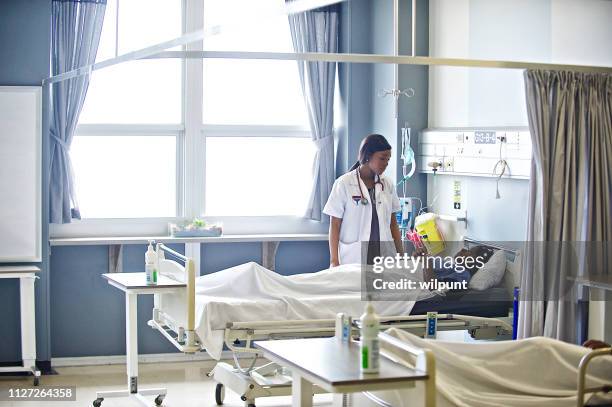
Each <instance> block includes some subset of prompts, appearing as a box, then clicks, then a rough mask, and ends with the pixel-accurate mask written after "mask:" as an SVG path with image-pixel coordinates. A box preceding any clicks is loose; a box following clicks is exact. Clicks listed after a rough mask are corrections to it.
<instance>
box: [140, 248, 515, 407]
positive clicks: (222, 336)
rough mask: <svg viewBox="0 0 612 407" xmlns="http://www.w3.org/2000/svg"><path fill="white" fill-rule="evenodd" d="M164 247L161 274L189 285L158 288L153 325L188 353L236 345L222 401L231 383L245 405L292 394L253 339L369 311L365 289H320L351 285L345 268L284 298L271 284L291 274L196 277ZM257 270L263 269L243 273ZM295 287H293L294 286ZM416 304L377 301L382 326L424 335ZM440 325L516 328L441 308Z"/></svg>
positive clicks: (220, 391)
mask: <svg viewBox="0 0 612 407" xmlns="http://www.w3.org/2000/svg"><path fill="white" fill-rule="evenodd" d="M157 251H158V258H159V262H160V264H159V266H160V273H161V274H163V275H165V276H168V277H171V278H174V279H176V280H178V281H182V282H184V283H185V290H184V291H182V292H178V293H167V294H156V295H155V297H154V309H153V317H152V319H151V320H150V321H149V325H150V326H151V327H152V328H154V329H157V330H158V331H159V332H160V333H161V334H162V335H163V336H164V337H165V338H166V339H168V340H169V341H170V342H171V343H172V344H173V345H174V346H175V347H176V348H177V349H179V350H180V351H182V352H185V353H195V352H199V351H201V350H204V349H205V350H206V351H207V352H208V353H209V354H210V355H211V356H212V357H213V358H215V359H217V360H218V359H220V358H221V356H222V349H223V346H225V347H226V348H227V350H229V351H230V352H231V355H232V357H233V359H234V364H233V365H230V364H228V363H225V362H218V363H217V365H216V366H215V368H214V369H213V370H212V372H211V373H210V375H211V376H212V377H213V378H214V380H215V381H216V382H217V383H218V384H217V387H216V394H215V399H216V402H217V404H222V403H223V398H224V392H225V388H229V389H230V390H232V391H234V392H235V393H237V394H239V395H240V397H241V398H242V400H243V401H244V402H245V405H246V406H254V405H255V400H256V399H257V398H260V397H267V396H281V395H289V394H290V393H291V380H290V375H289V374H286V372H283V371H282V369H279V366H277V365H275V364H272V363H268V364H264V365H263V366H256V365H257V361H258V352H257V350H256V349H254V348H253V347H251V345H252V343H253V341H255V340H262V339H275V338H307V337H326V336H333V335H334V333H335V319H334V316H335V314H336V312H338V311H339V310H341V311H344V312H346V313H347V314H348V315H354V316H357V315H360V314H361V313H362V312H363V308H364V302H362V301H361V298H360V294H358V295H357V296H355V295H350V294H349V295H334V294H333V293H331V292H330V293H327V294H326V293H325V292H324V293H323V294H322V295H321V293H320V292H319V290H322V291H325V290H326V289H329V286H330V284H329V281H336V282H338V284H341V283H344V284H349V285H350V284H352V283H351V282H348V283H347V282H346V281H345V280H347V279H346V278H343V276H342V274H341V271H338V270H331V271H322V272H319V273H312V274H304V275H300V276H302V277H299V278H301V281H300V283H299V284H298V285H299V286H300V287H307V286H308V284H310V283H312V281H311V280H312V279H313V278H315V277H317V278H318V277H321V276H322V277H324V278H326V279H327V280H326V281H325V282H324V283H323V284H316V282H315V287H316V289H317V296H315V297H313V298H314V299H313V298H310V297H300V298H293V297H291V298H290V297H289V296H287V297H283V298H280V299H279V298H273V297H270V296H269V295H268V293H267V292H266V290H265V289H267V288H270V287H271V288H274V287H275V284H279V281H278V280H277V277H278V278H284V279H286V278H285V277H280V276H278V275H276V274H275V273H274V272H272V271H270V270H267V269H263V267H261V266H259V265H257V264H255V263H248V264H247V265H242V266H238V267H236V268H232V269H227V270H223V271H221V272H218V273H214V274H211V275H207V276H202V277H200V278H199V279H197V280H196V278H195V271H194V269H193V267H192V263H191V261H190V260H189V259H188V258H186V257H185V256H183V255H181V254H180V253H177V252H175V251H173V250H171V249H169V248H167V247H166V246H164V245H163V244H158V245H157ZM166 255H168V257H174V258H177V259H178V260H180V261H182V262H183V263H184V264H185V265H182V264H180V263H179V262H177V261H174V260H171V259H166ZM240 267H242V269H241V268H240ZM249 267H250V269H249ZM251 269H255V270H256V271H257V272H255V273H254V272H244V270H247V271H248V270H251ZM241 270H242V271H241ZM295 277H297V276H295ZM224 279H229V280H230V282H229V284H227V287H223V280H224ZM266 279H269V280H270V281H267V280H266ZM330 279H331V280H330ZM334 279H336V280H334ZM234 280H235V281H234ZM357 281H358V287H359V288H358V290H360V286H359V284H360V279H359V278H357ZM235 282H240V283H241V284H235ZM307 283H308V284H307ZM257 285H263V286H264V288H265V289H264V290H263V291H262V292H258V293H256V295H255V297H256V298H250V295H251V294H252V293H248V292H243V291H244V290H247V289H250V288H249V287H252V286H257ZM344 288H346V287H344ZM349 288H350V287H349ZM290 289H292V287H289V290H290ZM241 290H243V291H241ZM340 291H342V289H340ZM414 303H415V302H414V301H413V302H408V301H406V302H405V303H402V302H397V301H395V302H388V304H386V303H385V302H382V303H376V304H375V305H377V306H379V305H380V307H381V309H379V310H377V311H378V312H379V314H380V315H382V317H381V323H382V326H383V328H385V329H386V328H389V327H395V328H398V329H402V330H405V331H408V332H412V333H414V334H416V335H423V334H424V333H425V330H426V327H427V316H426V315H410V311H411V309H412V308H413V307H412V306H413V305H414ZM381 304H382V305H381ZM334 309H335V310H334ZM325 316H326V317H325ZM352 329H353V332H352V333H353V335H354V336H357V335H358V332H357V329H356V328H355V327H353V328H352ZM437 329H438V330H440V331H446V330H467V331H469V332H471V333H477V332H480V331H483V332H485V333H486V336H487V337H490V338H494V337H498V336H502V337H506V338H507V337H509V336H510V334H511V333H512V327H511V325H510V324H509V323H508V322H507V321H506V320H502V319H500V318H484V317H478V316H466V315H458V314H454V313H444V314H439V315H438V316H437ZM319 391H320V389H316V388H315V392H319Z"/></svg>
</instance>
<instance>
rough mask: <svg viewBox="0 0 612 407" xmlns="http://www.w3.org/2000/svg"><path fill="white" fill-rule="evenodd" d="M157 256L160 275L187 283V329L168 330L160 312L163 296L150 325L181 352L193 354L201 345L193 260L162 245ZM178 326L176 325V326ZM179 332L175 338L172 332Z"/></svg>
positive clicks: (160, 296)
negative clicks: (177, 260)
mask: <svg viewBox="0 0 612 407" xmlns="http://www.w3.org/2000/svg"><path fill="white" fill-rule="evenodd" d="M156 249H157V256H158V261H159V268H160V273H162V274H164V273H165V272H167V273H169V274H171V275H170V276H169V277H171V278H176V279H179V280H180V281H182V282H184V283H185V298H186V304H185V327H180V326H172V327H171V328H172V329H168V327H167V326H166V325H165V323H164V322H163V321H162V320H163V319H164V318H165V317H164V316H163V315H162V313H161V312H160V311H159V310H160V309H161V303H162V301H163V294H160V295H159V296H158V295H156V296H155V297H156V298H155V307H154V311H153V319H152V320H151V321H149V325H150V326H152V327H154V328H156V329H157V330H159V332H160V333H161V334H162V335H164V336H165V337H166V339H168V340H169V341H170V342H171V343H172V344H173V345H174V346H176V347H177V348H178V349H179V350H181V351H182V352H186V353H193V352H197V351H199V350H200V344H199V341H198V338H197V335H196V333H195V266H194V262H193V260H192V259H191V258H189V257H187V256H184V255H182V254H181V253H178V252H176V251H174V250H172V249H170V248H169V247H167V246H166V245H164V244H162V243H158V244H157V245H156ZM165 253H168V254H169V255H171V256H173V257H175V258H177V259H179V260H181V261H182V262H183V263H184V266H181V265H180V264H179V263H177V262H175V261H173V260H167V259H166V258H165ZM175 325H176V324H175ZM173 330H174V331H177V335H176V336H173V335H172V333H171V331H173Z"/></svg>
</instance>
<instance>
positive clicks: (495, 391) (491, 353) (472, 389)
mask: <svg viewBox="0 0 612 407" xmlns="http://www.w3.org/2000/svg"><path fill="white" fill-rule="evenodd" d="M387 332H388V333H390V334H391V335H393V336H395V337H397V338H399V339H401V340H402V341H404V342H406V343H409V344H412V345H415V346H418V347H420V348H428V349H431V350H432V351H433V352H434V355H435V357H436V387H437V392H438V393H437V394H438V397H437V406H466V407H467V406H469V407H492V406H516V407H527V406H559V407H562V406H575V405H576V390H577V377H578V363H579V361H580V359H581V358H582V356H584V355H585V354H586V353H588V352H589V349H587V348H584V347H581V346H576V345H571V344H568V343H565V342H561V341H557V340H554V339H550V338H543V337H536V338H529V339H523V340H518V341H501V342H486V343H458V342H445V341H437V340H427V339H422V338H419V337H417V336H415V335H412V334H410V333H407V332H405V331H400V330H397V329H390V330H388V331H387ZM404 360H405V359H404ZM405 361H406V362H408V363H410V364H412V362H413V361H410V360H405ZM588 372H589V376H588V379H587V387H591V386H601V385H603V384H605V382H607V383H610V382H611V381H612V357H600V358H597V359H594V360H593V361H592V362H591V364H590V365H589V370H588ZM423 394H424V393H423V385H422V384H418V385H417V386H416V387H414V388H412V389H406V390H400V391H386V392H376V393H375V395H377V396H379V397H381V398H382V399H383V400H385V401H387V402H389V403H391V404H392V405H393V406H408V405H410V406H419V405H423ZM359 397H360V398H359V399H358V400H356V401H358V402H359V404H358V405H368V404H366V403H365V400H364V397H363V396H359ZM372 405H374V404H372Z"/></svg>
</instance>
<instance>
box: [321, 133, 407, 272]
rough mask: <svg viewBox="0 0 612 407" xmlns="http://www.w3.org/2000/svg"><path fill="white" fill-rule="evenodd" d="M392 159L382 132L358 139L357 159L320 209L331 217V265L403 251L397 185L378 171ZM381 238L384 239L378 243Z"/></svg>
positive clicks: (371, 258) (369, 262)
mask: <svg viewBox="0 0 612 407" xmlns="http://www.w3.org/2000/svg"><path fill="white" fill-rule="evenodd" d="M390 159H391V146H390V145H389V143H388V142H387V140H386V139H385V138H384V137H383V136H381V135H380V134H370V135H369V136H367V137H366V138H365V139H363V141H362V142H361V146H360V148H359V160H358V161H357V162H356V163H355V165H353V167H352V168H351V169H350V170H349V172H347V173H346V174H344V175H342V176H341V177H339V178H338V179H337V180H336V182H335V183H334V186H333V187H332V191H331V194H330V195H329V199H328V200H327V204H326V205H325V208H323V213H325V214H326V215H329V216H330V225H329V252H330V259H331V260H330V263H331V266H332V267H334V266H338V265H340V264H349V263H363V260H362V247H363V249H364V251H366V249H367V252H366V253H364V254H365V260H366V264H372V263H373V259H374V257H376V256H381V255H382V256H395V255H396V253H400V254H403V246H402V241H401V235H400V231H399V227H398V225H397V220H396V218H395V212H397V211H399V210H400V203H399V198H398V197H397V193H396V192H395V185H394V184H393V182H391V181H390V180H388V179H387V178H386V177H384V176H383V175H382V174H383V172H385V169H386V168H387V165H388V164H389V160H390ZM381 242H382V243H381Z"/></svg>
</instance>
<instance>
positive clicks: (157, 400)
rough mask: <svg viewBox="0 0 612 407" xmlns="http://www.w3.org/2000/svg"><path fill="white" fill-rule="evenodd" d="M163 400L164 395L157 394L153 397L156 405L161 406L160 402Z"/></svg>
mask: <svg viewBox="0 0 612 407" xmlns="http://www.w3.org/2000/svg"><path fill="white" fill-rule="evenodd" d="M163 402H164V396H163V395H161V394H160V395H159V396H157V397H155V405H156V406H161V405H162V403H163Z"/></svg>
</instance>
